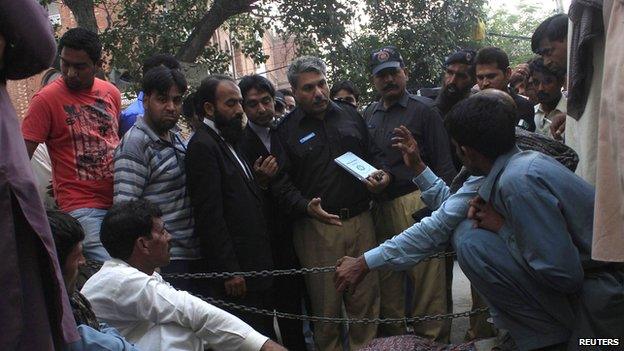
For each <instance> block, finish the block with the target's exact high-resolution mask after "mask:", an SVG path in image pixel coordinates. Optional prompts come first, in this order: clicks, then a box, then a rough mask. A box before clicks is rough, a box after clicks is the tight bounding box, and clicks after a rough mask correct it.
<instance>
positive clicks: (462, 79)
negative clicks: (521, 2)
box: [434, 49, 477, 171]
mask: <svg viewBox="0 0 624 351" xmlns="http://www.w3.org/2000/svg"><path fill="white" fill-rule="evenodd" d="M476 54H477V53H476V52H475V51H474V50H470V49H464V50H460V51H457V52H455V53H453V54H452V55H451V56H449V57H447V58H446V61H445V62H444V79H443V80H442V90H441V91H440V94H438V96H437V98H436V100H435V105H434V106H435V107H436V108H437V109H438V111H440V114H441V115H442V119H444V117H445V116H446V114H447V113H448V112H449V111H450V110H451V109H452V108H453V106H455V104H457V103H458V102H460V101H461V100H463V99H465V98H467V97H468V96H470V89H471V88H472V87H473V86H474V85H475V83H476V79H475V75H474V66H473V64H474V58H475V56H476ZM449 145H450V141H449ZM451 157H452V158H453V165H454V166H455V169H456V170H457V171H459V170H460V169H461V166H462V164H461V161H460V160H459V158H458V157H457V155H455V153H453V152H452V153H451Z"/></svg>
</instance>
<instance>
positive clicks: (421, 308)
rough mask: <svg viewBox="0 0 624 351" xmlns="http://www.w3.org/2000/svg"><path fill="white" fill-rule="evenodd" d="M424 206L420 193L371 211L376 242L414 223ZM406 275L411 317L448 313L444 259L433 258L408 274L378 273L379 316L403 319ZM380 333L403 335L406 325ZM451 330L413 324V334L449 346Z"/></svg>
mask: <svg viewBox="0 0 624 351" xmlns="http://www.w3.org/2000/svg"><path fill="white" fill-rule="evenodd" d="M425 206H426V205H425V204H424V203H423V202H422V200H421V199H420V191H414V192H412V193H409V194H406V195H403V196H401V197H398V198H396V199H394V200H392V201H386V202H383V203H379V204H378V206H377V207H376V208H375V211H374V218H375V233H376V235H377V243H378V244H381V243H383V242H384V241H386V240H387V239H389V238H391V237H393V236H395V235H397V234H399V233H401V232H402V231H403V230H405V229H407V228H408V227H410V226H412V225H413V224H414V220H413V219H412V213H414V212H415V211H417V210H419V209H421V208H423V207H425ZM407 274H409V276H410V278H411V279H412V281H413V282H414V298H413V301H412V316H414V317H417V316H423V315H435V314H443V313H447V296H446V293H447V292H446V262H445V260H444V259H435V260H431V261H427V262H422V263H419V264H417V265H416V266H414V267H413V268H411V269H410V270H409V271H404V272H394V271H391V270H380V271H379V282H380V283H379V284H380V286H381V290H380V292H381V305H380V315H381V316H382V317H385V318H402V317H404V316H405V279H406V277H407ZM379 331H380V335H382V336H388V335H401V334H405V333H406V330H405V325H401V324H392V325H380V327H379ZM450 331H451V324H450V321H432V322H423V323H417V324H415V325H414V332H415V333H416V334H417V335H419V336H422V337H425V338H428V339H432V340H435V341H438V342H444V343H448V342H449V338H450Z"/></svg>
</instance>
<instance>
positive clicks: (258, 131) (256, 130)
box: [248, 121, 271, 135]
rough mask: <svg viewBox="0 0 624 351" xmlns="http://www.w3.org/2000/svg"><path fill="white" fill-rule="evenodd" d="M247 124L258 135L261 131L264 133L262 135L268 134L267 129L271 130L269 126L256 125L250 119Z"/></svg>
mask: <svg viewBox="0 0 624 351" xmlns="http://www.w3.org/2000/svg"><path fill="white" fill-rule="evenodd" d="M248 124H249V127H250V128H251V129H252V130H253V131H254V132H256V134H258V135H259V134H260V133H262V134H264V135H268V134H269V130H271V128H269V127H263V126H260V125H257V124H255V123H254V122H252V121H249V123H248Z"/></svg>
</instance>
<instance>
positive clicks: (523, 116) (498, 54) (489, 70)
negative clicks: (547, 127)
mask: <svg viewBox="0 0 624 351" xmlns="http://www.w3.org/2000/svg"><path fill="white" fill-rule="evenodd" d="M475 67H476V68H475V74H476V76H477V84H479V89H480V90H485V89H488V88H491V89H497V90H501V91H504V92H506V93H508V94H509V95H511V97H512V98H513V99H514V102H515V103H516V106H517V110H518V118H517V121H516V123H517V124H518V125H519V126H521V127H522V128H524V129H527V130H529V131H531V132H533V131H535V111H534V109H533V104H532V103H531V102H530V101H529V100H527V99H525V98H523V97H522V96H520V95H518V94H516V93H514V92H513V91H511V90H510V89H509V78H511V68H510V67H509V57H508V56H507V53H505V52H504V51H503V50H501V49H499V48H496V47H485V48H482V49H480V50H479V52H477V57H476V59H475Z"/></svg>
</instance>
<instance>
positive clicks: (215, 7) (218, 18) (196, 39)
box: [176, 0, 258, 63]
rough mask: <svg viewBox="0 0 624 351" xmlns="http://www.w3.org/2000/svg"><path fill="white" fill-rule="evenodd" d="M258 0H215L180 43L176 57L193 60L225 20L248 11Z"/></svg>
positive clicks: (190, 61) (182, 59)
mask: <svg viewBox="0 0 624 351" xmlns="http://www.w3.org/2000/svg"><path fill="white" fill-rule="evenodd" d="M257 1H258V0H215V2H214V3H213V4H212V6H211V7H210V9H209V10H208V12H206V14H205V15H204V17H202V19H201V20H200V21H199V23H198V24H197V26H196V27H195V29H193V32H191V35H189V37H188V39H187V40H186V42H185V43H184V44H183V45H182V47H181V48H180V50H179V51H178V53H177V54H176V57H177V58H178V60H180V61H182V62H189V63H192V62H195V60H197V57H199V55H201V53H202V52H203V51H204V48H205V47H206V44H207V43H208V42H209V41H210V38H211V37H212V35H213V34H214V32H215V31H216V30H217V29H218V28H219V27H220V26H221V25H222V24H223V23H225V21H226V20H227V19H228V18H230V17H232V16H236V15H239V14H241V13H246V12H250V11H251V9H252V6H251V5H252V4H253V3H255V2H257Z"/></svg>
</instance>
